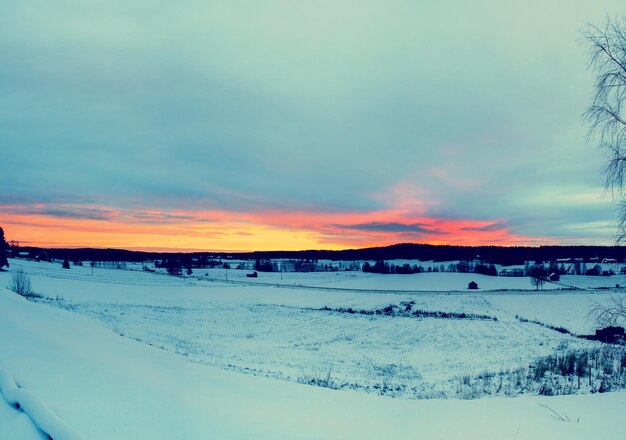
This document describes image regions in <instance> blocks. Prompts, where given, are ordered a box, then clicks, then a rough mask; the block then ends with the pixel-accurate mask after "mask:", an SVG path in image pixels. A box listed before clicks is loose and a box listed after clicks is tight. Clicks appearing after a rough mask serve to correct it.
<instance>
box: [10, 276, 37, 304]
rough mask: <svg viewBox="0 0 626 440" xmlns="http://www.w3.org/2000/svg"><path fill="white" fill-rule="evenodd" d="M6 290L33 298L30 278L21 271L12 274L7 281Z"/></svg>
mask: <svg viewBox="0 0 626 440" xmlns="http://www.w3.org/2000/svg"><path fill="white" fill-rule="evenodd" d="M8 288H9V290H11V291H13V292H15V293H17V294H18V295H20V296H24V297H29V296H34V292H33V288H32V285H31V283H30V277H29V276H28V275H27V274H26V273H25V272H24V271H23V270H22V269H20V270H18V271H17V272H13V276H12V277H11V279H10V280H9V285H8Z"/></svg>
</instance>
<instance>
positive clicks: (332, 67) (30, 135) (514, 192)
mask: <svg viewBox="0 0 626 440" xmlns="http://www.w3.org/2000/svg"><path fill="white" fill-rule="evenodd" d="M570 6H571V7H568V8H563V7H562V5H559V4H558V2H547V3H546V2H545V1H540V0H530V1H528V2H524V3H523V4H522V3H519V4H508V3H503V2H497V1H489V0H479V1H476V2H472V5H465V6H464V5H459V4H458V3H457V2H452V1H451V0H446V1H442V2H431V3H427V4H426V3H424V2H421V3H418V2H406V1H400V0H398V1H395V0H394V1H391V2H386V3H385V4H382V3H380V2H375V1H369V0H368V1H358V2H357V1H356V0H354V1H346V2H339V3H337V2H331V1H322V2H315V3H307V2H299V3H293V4H285V2H282V1H273V0H269V1H267V2H263V4H262V5H261V4H260V3H258V2H256V3H255V2H244V3H243V4H242V3H240V2H232V1H226V0H223V1H220V0H217V1H212V2H200V1H191V2H187V3H186V4H185V6H184V7H180V6H179V5H173V4H166V3H163V4H160V5H159V6H158V7H155V6H154V5H153V4H152V3H151V2H147V1H145V0H138V1H134V2H132V4H131V3H129V2H122V1H119V0H113V1H109V2H96V3H94V4H90V5H89V7H87V6H85V5H79V4H77V3H76V2H75V1H70V0H61V1H58V2H54V5H52V4H45V3H42V2H39V1H35V0H20V1H11V0H9V1H7V2H4V3H3V13H2V14H0V57H2V58H3V59H10V60H12V62H11V63H2V64H0V94H1V95H2V96H3V100H2V104H0V145H3V154H2V173H0V188H2V191H1V192H2V194H0V204H4V205H7V206H8V205H12V206H18V205H20V204H24V207H25V208H29V209H33V210H32V211H30V212H26V211H16V212H21V213H22V214H24V215H31V216H37V215H48V216H50V217H53V218H75V219H84V220H105V219H108V218H110V217H111V216H113V217H115V216H120V218H118V220H120V221H124V222H130V223H132V222H137V223H143V224H151V225H164V224H169V225H174V224H179V223H185V222H188V223H193V224H200V223H201V222H205V223H208V222H212V221H213V222H217V223H220V222H224V221H226V220H227V219H224V218H223V217H222V216H223V213H229V215H232V216H233V218H235V219H238V218H242V217H243V218H244V219H245V221H246V222H248V223H247V224H248V225H250V224H251V223H253V222H258V223H257V224H258V225H271V226H272V227H273V228H277V227H282V228H283V229H284V230H293V229H294V228H304V227H307V228H309V229H308V230H309V231H315V232H314V233H315V234H319V235H317V236H316V238H315V239H319V240H323V243H325V244H326V243H328V242H329V241H332V240H336V241H338V240H340V239H341V237H339V236H335V235H332V234H334V233H339V229H341V230H343V232H344V233H345V229H346V228H345V227H343V228H339V229H337V228H334V227H333V225H348V224H352V225H354V226H356V227H355V228H353V231H355V232H361V234H360V235H359V237H358V238H355V239H354V240H358V242H359V243H364V242H366V241H367V240H372V241H373V240H376V239H380V240H387V239H389V237H391V236H393V237H396V238H405V236H402V235H398V234H412V235H409V237H410V238H415V237H420V234H423V236H425V237H431V236H434V235H432V234H436V233H439V235H443V233H444V232H446V231H447V232H450V229H449V227H450V225H448V224H445V219H457V220H459V222H461V221H466V220H467V219H472V220H474V221H478V220H480V221H485V222H491V223H489V224H494V222H495V223H496V224H502V225H503V228H502V230H507V231H508V232H509V233H511V234H513V235H515V236H517V237H533V239H537V240H542V239H544V237H545V239H546V240H548V241H549V240H551V239H558V240H565V238H563V237H564V235H567V232H566V228H563V227H562V226H561V225H563V224H564V223H565V222H568V221H571V222H575V223H576V224H579V225H585V224H588V225H592V224H594V223H593V222H598V221H605V222H608V221H610V220H611V219H612V218H613V216H614V212H613V211H612V210H610V209H609V208H610V204H608V203H596V202H595V201H594V200H593V196H592V195H593V194H594V193H596V192H597V193H598V194H600V193H601V191H602V178H601V175H600V173H599V170H600V168H601V166H602V164H603V162H604V157H603V156H602V155H601V154H598V152H597V151H595V148H594V147H593V146H592V145H588V144H586V143H585V132H586V127H584V125H583V124H582V122H581V120H580V114H581V113H582V112H583V110H584V108H585V106H586V105H587V104H588V97H589V94H590V91H591V88H592V86H593V78H592V75H591V73H590V72H588V71H587V70H586V65H587V60H586V53H585V50H584V47H583V46H582V45H581V44H580V42H579V34H578V30H579V29H580V28H582V27H583V26H584V23H585V22H586V21H587V20H591V21H596V22H597V21H598V20H601V19H602V15H603V14H604V13H605V12H606V13H608V14H609V15H613V14H614V13H616V12H621V11H622V10H623V5H622V2H621V1H617V0H615V1H613V0H602V1H600V2H594V3H591V2H585V1H582V0H575V1H574V2H573V3H572V4H571V5H570ZM146 11H150V12H149V13H146ZM528 23H533V26H528ZM35 28H36V29H37V32H33V31H32V29H35ZM564 78H565V79H566V80H564ZM567 188H577V189H578V188H580V189H581V191H584V194H586V196H585V197H575V196H572V197H563V196H561V195H562V194H563V193H564V191H565V189H567ZM539 200H541V203H539ZM36 204H43V205H45V209H46V210H47V211H44V210H43V209H44V208H33V206H34V205H36ZM99 209H100V210H101V211H99ZM197 212H205V213H206V212H212V213H213V214H212V215H215V217H211V216H209V215H204V214H203V215H202V216H197V215H196V214H191V213H197ZM281 212H287V213H292V214H290V216H288V219H287V220H285V221H284V225H282V226H281V224H280V222H281V220H280V217H279V216H278V215H277V214H276V213H281ZM293 213H306V215H309V216H310V217H312V218H320V217H319V216H318V214H319V213H331V214H335V218H328V219H327V221H325V222H323V226H322V227H320V229H319V230H318V229H317V227H316V226H315V225H309V224H307V223H306V221H305V220H304V219H303V218H301V217H306V215H299V214H298V216H296V215H295V214H293ZM359 213H361V214H364V215H363V216H362V217H358V215H357V214H359ZM372 213H377V214H376V215H374V214H372ZM384 215H386V216H387V217H384ZM296 217H297V218H296ZM418 217H425V218H429V219H437V221H438V222H439V223H440V225H439V226H438V225H433V224H431V223H420V222H416V221H414V220H415V218H418ZM116 218H117V217H116ZM296 220H297V222H296V224H292V223H291V222H292V221H296ZM504 225H506V226H507V227H505V226H504ZM472 227H474V226H472ZM475 227H477V228H487V229H485V230H483V231H481V230H475V231H472V230H468V231H465V232H485V233H486V232H492V233H494V232H497V231H498V227H497V226H495V225H494V226H492V227H493V228H494V229H493V230H488V228H490V226H484V225H481V226H475ZM333 228H334V229H333ZM368 228H369V229H368ZM394 228H395V230H394ZM420 228H423V230H421V229H420ZM455 231H456V230H455ZM577 231H578V232H576V234H577V237H578V238H577V240H582V241H584V240H587V241H588V242H593V243H595V242H597V240H603V238H602V236H601V232H599V230H598V229H597V228H592V227H590V229H589V233H588V235H587V236H586V237H587V238H585V233H584V229H583V230H577ZM256 232H259V231H256ZM461 232H462V231H456V233H457V234H460V233H461ZM368 234H369V235H368ZM376 234H379V235H376ZM385 234H386V235H385ZM393 234H396V235H393ZM452 235H453V234H451V236H452ZM362 236H363V237H366V238H367V240H366V239H365V238H363V237H362ZM483 237H484V239H490V238H491V239H494V240H500V242H505V241H506V240H507V239H506V238H505V234H504V233H503V235H501V236H497V235H483ZM467 239H468V240H469V238H467ZM307 243H309V242H307ZM310 243H314V241H313V238H311V241H310ZM333 243H334V242H333Z"/></svg>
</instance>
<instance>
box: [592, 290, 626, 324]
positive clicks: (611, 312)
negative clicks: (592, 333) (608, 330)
mask: <svg viewBox="0 0 626 440" xmlns="http://www.w3.org/2000/svg"><path fill="white" fill-rule="evenodd" d="M588 316H589V318H590V319H591V320H592V321H593V322H594V323H595V324H596V326H597V327H609V326H616V325H620V326H623V325H624V324H626V298H624V297H623V296H611V298H610V299H609V300H608V302H607V303H603V302H600V301H592V302H591V305H590V308H589V315H588Z"/></svg>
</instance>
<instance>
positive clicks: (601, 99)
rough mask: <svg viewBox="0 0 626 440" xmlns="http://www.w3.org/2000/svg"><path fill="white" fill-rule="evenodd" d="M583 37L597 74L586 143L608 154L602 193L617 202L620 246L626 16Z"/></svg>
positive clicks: (625, 174)
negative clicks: (589, 141) (591, 142)
mask: <svg viewBox="0 0 626 440" xmlns="http://www.w3.org/2000/svg"><path fill="white" fill-rule="evenodd" d="M583 37H584V39H585V41H586V42H587V45H588V50H589V67H590V68H591V69H592V70H593V71H594V72H595V74H596V79H595V86H594V92H593V99H592V102H591V105H590V106H589V107H588V108H587V110H586V111H585V113H584V115H583V116H584V118H585V119H586V121H587V122H588V123H589V133H588V137H589V139H591V138H594V137H595V138H597V139H598V141H599V146H600V147H601V148H603V149H605V150H607V151H608V155H609V158H608V161H607V163H606V165H605V166H604V168H603V173H604V175H605V177H606V181H605V191H606V193H609V194H611V196H613V198H614V199H615V200H616V201H618V202H619V205H620V206H619V219H618V231H617V240H618V242H622V241H624V240H625V239H626V197H625V195H626V194H625V191H624V190H625V187H624V184H625V178H626V115H625V114H624V108H623V106H624V103H625V100H626V15H622V16H620V17H617V18H615V19H611V18H610V17H608V16H607V17H606V18H605V20H604V23H602V24H601V25H599V26H596V25H594V24H591V23H590V24H588V25H587V29H586V30H585V31H584V32H583Z"/></svg>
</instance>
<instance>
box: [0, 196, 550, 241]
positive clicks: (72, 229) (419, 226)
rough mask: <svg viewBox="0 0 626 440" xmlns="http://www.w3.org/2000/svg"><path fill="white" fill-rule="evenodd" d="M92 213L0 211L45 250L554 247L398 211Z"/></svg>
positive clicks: (466, 222)
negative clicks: (424, 245) (401, 245)
mask: <svg viewBox="0 0 626 440" xmlns="http://www.w3.org/2000/svg"><path fill="white" fill-rule="evenodd" d="M12 208H13V209H12ZM36 208H38V209H41V208H44V207H43V205H39V206H37V207H36ZM76 209H84V208H76ZM87 209H90V210H91V211H90V212H96V213H97V214H98V215H97V216H94V218H85V217H86V216H84V215H78V216H76V217H72V216H71V215H67V214H64V215H56V216H55V215H54V214H49V213H46V211H45V210H43V209H42V212H41V213H39V212H37V211H36V209H35V210H34V212H25V213H19V211H20V210H19V209H15V207H8V206H4V207H1V206H0V212H2V217H3V218H2V221H1V222H0V223H1V225H2V226H3V227H4V229H5V236H6V238H7V240H18V241H20V242H21V244H22V245H27V246H40V247H97V248H123V249H134V250H160V251H200V250H206V251H232V252H235V251H253V250H304V249H328V250H340V249H349V248H361V247H371V246H385V245H390V244H395V243H400V242H419V243H428V244H452V245H502V246H510V245H535V244H538V243H541V244H546V243H549V242H550V240H546V239H543V238H538V237H524V236H520V235H516V234H513V233H511V232H510V230H509V228H507V227H506V226H504V225H501V224H499V223H498V222H497V221H486V220H471V219H443V218H434V217H428V216H426V215H419V216H415V215H412V214H410V213H407V212H405V211H402V210H394V209H391V210H382V211H373V212H347V213H346V212H315V213H314V212H305V211H280V210H266V211H262V212H254V213H248V212H232V211H222V210H207V211H194V210H186V211H181V210H176V211H168V212H161V211H157V210H136V211H130V210H128V211H121V210H115V209H110V208H107V207H89V208H87ZM12 211H13V212H12ZM14 212H15V213H14Z"/></svg>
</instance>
